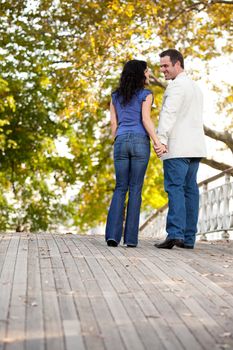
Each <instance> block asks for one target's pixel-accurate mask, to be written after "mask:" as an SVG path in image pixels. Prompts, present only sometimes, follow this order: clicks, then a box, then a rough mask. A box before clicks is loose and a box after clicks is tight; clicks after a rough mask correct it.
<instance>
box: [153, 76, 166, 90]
mask: <svg viewBox="0 0 233 350" xmlns="http://www.w3.org/2000/svg"><path fill="white" fill-rule="evenodd" d="M150 84H151V85H154V86H160V87H161V88H163V89H166V87H167V84H166V83H162V82H161V81H160V80H159V79H157V78H156V77H155V76H154V75H152V74H151V75H150Z"/></svg>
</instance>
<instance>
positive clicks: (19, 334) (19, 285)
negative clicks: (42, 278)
mask: <svg viewBox="0 0 233 350" xmlns="http://www.w3.org/2000/svg"><path fill="white" fill-rule="evenodd" d="M16 237H17V238H18V239H19V245H18V250H17V256H16V263H15V271H14V279H13V286H12V294H11V300H10V306H9V316H8V317H9V318H8V327H7V336H6V337H7V339H8V342H7V343H6V344H5V350H24V349H25V338H26V335H25V319H26V317H25V316H26V293H27V253H28V240H27V237H26V236H25V235H23V234H20V235H17V236H16Z"/></svg>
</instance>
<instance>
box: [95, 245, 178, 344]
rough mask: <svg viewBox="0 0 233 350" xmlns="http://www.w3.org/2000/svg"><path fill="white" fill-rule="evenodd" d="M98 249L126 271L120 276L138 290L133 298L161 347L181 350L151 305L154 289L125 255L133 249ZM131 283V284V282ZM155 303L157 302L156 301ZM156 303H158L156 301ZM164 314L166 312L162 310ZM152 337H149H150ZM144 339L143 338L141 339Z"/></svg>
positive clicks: (155, 305)
mask: <svg viewBox="0 0 233 350" xmlns="http://www.w3.org/2000/svg"><path fill="white" fill-rule="evenodd" d="M98 249H99V250H100V251H101V253H102V254H103V255H104V251H106V253H105V257H106V258H107V255H108V258H109V259H110V261H111V262H113V261H114V259H113V256H114V257H116V264H119V265H120V264H121V265H122V266H124V267H125V268H126V269H127V272H126V273H125V274H124V273H123V274H122V277H123V276H125V277H126V279H125V280H128V279H129V280H130V279H131V283H133V285H134V288H135V283H136V285H137V287H138V288H139V293H138V291H134V293H133V294H134V297H135V298H136V300H137V302H138V304H139V305H140V307H141V309H142V311H143V313H144V315H145V317H146V318H147V320H148V321H149V322H150V324H151V325H152V327H153V331H154V333H155V334H156V335H157V337H158V338H159V339H160V340H161V342H162V344H163V346H164V347H165V348H166V349H183V346H182V344H181V343H180V342H179V340H178V339H177V337H176V335H175V333H173V330H172V328H171V327H170V326H169V324H168V323H167V322H166V318H165V317H164V315H163V314H160V313H159V311H158V307H157V302H156V303H153V300H152V299H153V298H154V296H155V295H154V288H153V286H152V285H151V284H150V283H148V281H147V279H146V278H145V276H144V275H143V274H142V273H141V272H140V271H139V270H138V269H137V268H136V266H135V262H132V261H130V259H129V258H128V257H127V254H126V255H125V254H124V253H128V254H131V253H133V249H132V250H131V249H122V250H121V249H119V250H118V249H108V250H106V248H105V247H103V246H101V245H99V246H98ZM132 281H133V282H132ZM156 301H157V300H156ZM158 302H160V301H159V300H158ZM164 312H166V310H164ZM152 336H153V335H150V337H152ZM143 339H144V337H143ZM157 341H158V340H157Z"/></svg>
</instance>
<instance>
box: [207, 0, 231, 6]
mask: <svg viewBox="0 0 233 350" xmlns="http://www.w3.org/2000/svg"><path fill="white" fill-rule="evenodd" d="M212 4H227V5H233V1H227V0H212V1H211V5H212Z"/></svg>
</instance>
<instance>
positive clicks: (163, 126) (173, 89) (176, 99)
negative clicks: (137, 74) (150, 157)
mask: <svg viewBox="0 0 233 350" xmlns="http://www.w3.org/2000/svg"><path fill="white" fill-rule="evenodd" d="M183 100H184V90H183V89H182V87H181V86H180V84H178V83H177V82H174V83H171V84H170V85H169V86H168V87H167V91H166V96H165V101H164V103H163V106H162V110H161V112H160V116H159V126H158V132H157V134H158V137H159V140H160V142H162V143H163V144H164V145H167V143H168V138H169V136H170V133H171V131H172V129H173V127H174V125H175V122H176V120H177V115H178V112H179V110H180V108H181V106H182V103H183Z"/></svg>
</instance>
